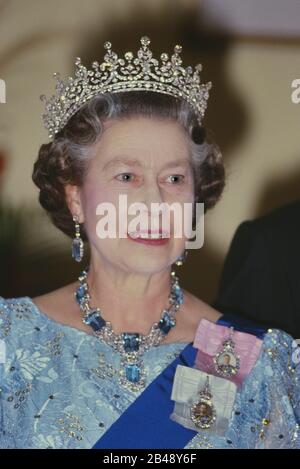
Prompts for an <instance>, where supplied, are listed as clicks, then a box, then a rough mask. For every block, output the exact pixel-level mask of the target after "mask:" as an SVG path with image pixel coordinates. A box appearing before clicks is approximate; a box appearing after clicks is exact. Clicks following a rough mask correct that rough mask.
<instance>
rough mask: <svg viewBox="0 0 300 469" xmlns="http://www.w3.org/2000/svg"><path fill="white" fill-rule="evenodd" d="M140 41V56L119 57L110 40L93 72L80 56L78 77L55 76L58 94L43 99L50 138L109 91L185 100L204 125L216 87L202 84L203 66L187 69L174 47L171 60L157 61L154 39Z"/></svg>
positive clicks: (161, 56)
mask: <svg viewBox="0 0 300 469" xmlns="http://www.w3.org/2000/svg"><path fill="white" fill-rule="evenodd" d="M140 42H141V47H140V49H139V50H138V52H137V56H136V57H135V56H134V54H133V53H132V52H130V51H128V52H126V53H125V55H124V58H119V57H118V55H117V54H116V53H115V52H113V51H112V44H111V43H110V42H108V41H107V42H105V43H104V49H105V50H106V53H105V55H104V61H103V62H102V63H101V64H99V63H98V62H93V64H92V69H91V70H88V69H87V68H86V67H85V66H84V65H82V63H81V59H80V57H77V59H76V62H75V66H76V70H75V77H74V78H73V77H68V78H67V79H66V80H65V81H64V80H62V79H61V77H60V74H59V73H54V77H55V78H56V86H55V89H56V94H55V95H53V96H51V97H50V98H49V99H47V98H46V96H45V95H41V96H40V99H41V100H42V101H43V102H44V103H45V112H44V114H42V120H43V124H44V126H45V128H46V129H47V130H48V132H49V138H50V139H53V138H54V137H55V134H57V133H58V132H59V131H60V130H62V128H63V127H64V126H65V124H66V123H67V121H68V120H69V119H70V117H71V116H73V115H74V114H75V113H76V112H77V111H78V110H79V109H80V108H81V107H82V106H83V105H84V104H85V103H86V102H87V101H89V100H90V99H92V98H93V97H95V96H96V95H99V94H103V93H106V92H109V93H119V92H124V91H154V92H158V93H163V94H168V95H171V96H175V97H177V98H181V99H183V100H185V101H187V102H188V103H189V104H190V105H191V106H192V108H193V109H194V111H195V113H196V118H197V121H198V123H199V125H201V122H202V119H203V117H204V114H205V110H206V107H207V100H208V97H209V90H210V89H211V87H212V83H211V82H208V83H205V84H204V83H203V84H201V83H200V72H201V70H202V65H201V64H197V65H196V66H195V69H193V67H191V66H188V67H186V68H184V67H183V66H182V59H181V57H180V53H181V51H182V46H181V45H176V46H175V47H174V54H172V55H171V57H169V55H168V54H167V53H166V52H163V53H162V54H161V55H160V59H161V61H159V60H157V59H155V58H153V54H152V51H151V50H150V49H149V47H148V46H149V45H150V42H151V41H150V39H149V38H148V37H147V36H143V37H142V38H141V39H140Z"/></svg>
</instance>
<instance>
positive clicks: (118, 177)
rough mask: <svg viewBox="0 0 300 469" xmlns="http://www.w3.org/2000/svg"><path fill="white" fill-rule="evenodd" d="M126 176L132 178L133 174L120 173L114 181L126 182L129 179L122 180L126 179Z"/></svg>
mask: <svg viewBox="0 0 300 469" xmlns="http://www.w3.org/2000/svg"><path fill="white" fill-rule="evenodd" d="M127 176H129V177H130V176H133V174H131V173H122V174H118V176H116V179H117V180H118V181H122V182H127V181H128V180H129V179H124V177H127Z"/></svg>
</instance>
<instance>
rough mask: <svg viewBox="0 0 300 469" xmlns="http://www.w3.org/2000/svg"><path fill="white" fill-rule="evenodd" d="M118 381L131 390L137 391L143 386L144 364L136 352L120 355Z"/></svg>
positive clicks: (144, 381)
mask: <svg viewBox="0 0 300 469" xmlns="http://www.w3.org/2000/svg"><path fill="white" fill-rule="evenodd" d="M119 382H120V384H121V385H122V386H125V387H126V388H127V389H130V390H131V391H139V390H140V389H143V388H144V387H145V384H146V380H145V371H144V365H143V362H142V361H141V360H140V358H139V356H138V354H137V352H128V353H126V354H125V355H124V356H122V358H121V366H120V375H119Z"/></svg>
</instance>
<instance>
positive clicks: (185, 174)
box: [80, 117, 194, 273]
mask: <svg viewBox="0 0 300 469" xmlns="http://www.w3.org/2000/svg"><path fill="white" fill-rule="evenodd" d="M92 151H93V155H94V156H93V157H92V159H91V161H90V164H89V168H88V171H87V175H86V178H85V181H84V184H83V186H82V188H81V189H80V203H81V208H82V213H83V220H84V224H85V229H86V232H87V235H88V238H89V241H90V245H91V255H92V256H96V257H97V258H98V259H99V261H100V262H101V259H102V260H103V258H104V259H105V260H106V262H109V263H112V264H114V265H115V266H116V267H117V268H120V267H122V268H123V269H125V270H128V271H130V272H136V273H155V272H159V271H160V270H163V269H165V268H166V267H168V266H170V265H171V264H172V263H173V262H175V260H176V259H177V257H178V256H180V255H181V254H182V252H183V250H184V248H185V240H186V238H185V235H184V233H183V235H182V236H181V237H180V238H178V237H174V216H173V215H172V211H170V225H169V224H167V225H166V223H164V224H162V214H161V213H160V215H159V217H158V220H159V228H160V229H163V230H165V229H166V230H167V231H169V232H170V237H169V238H168V241H167V243H165V244H161V245H150V244H143V243H139V242H137V241H134V240H132V239H131V238H130V237H129V236H127V231H126V238H121V237H119V233H118V230H119V196H120V195H123V196H124V195H126V196H127V212H126V214H125V215H123V216H122V221H123V222H124V218H125V217H126V216H127V224H129V223H130V221H131V220H133V219H136V217H137V216H138V215H139V213H140V212H134V215H133V214H129V213H128V209H129V207H130V205H131V204H133V203H136V202H140V203H143V204H145V208H144V215H145V218H146V220H148V227H146V228H149V229H151V219H153V218H154V215H155V213H158V212H157V210H154V212H152V213H151V203H154V202H156V203H163V202H165V203H166V204H173V203H174V202H177V203H179V204H180V205H181V207H182V212H183V204H184V203H187V202H189V203H193V202H194V182H193V171H192V167H191V165H190V152H189V142H188V136H187V134H186V133H185V130H184V129H183V128H182V126H181V125H180V124H179V123H178V122H176V121H172V120H169V119H154V118H146V117H132V118H128V119H124V120H111V121H107V122H106V124H105V127H104V132H103V134H102V137H101V140H100V141H99V142H98V143H97V144H95V145H94V147H93V149H92ZM107 202H109V203H110V204H112V206H114V207H115V209H116V215H117V216H116V234H117V236H116V238H113V239H112V238H105V239H101V238H100V237H99V236H98V235H97V224H98V230H99V226H100V225H99V220H100V219H101V218H103V215H97V213H96V209H97V206H98V205H99V204H102V203H107ZM98 213H99V212H98ZM104 213H105V215H106V219H107V213H108V212H104ZM181 221H182V223H183V221H184V219H182V220H180V222H181ZM186 223H191V219H190V217H186ZM107 228H108V225H106V229H107ZM139 228H143V227H140V226H137V227H136V230H134V231H139ZM128 231H132V230H130V227H129V228H128ZM93 260H95V258H94V259H93Z"/></svg>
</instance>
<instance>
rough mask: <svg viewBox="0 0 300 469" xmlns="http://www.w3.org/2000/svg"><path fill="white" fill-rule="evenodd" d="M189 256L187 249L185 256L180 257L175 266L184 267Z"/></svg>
mask: <svg viewBox="0 0 300 469" xmlns="http://www.w3.org/2000/svg"><path fill="white" fill-rule="evenodd" d="M187 255H188V250H187V249H185V250H184V252H183V254H182V255H181V256H179V257H178V259H177V260H176V261H175V264H176V265H178V266H181V265H183V263H184V262H185V260H186V258H187Z"/></svg>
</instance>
